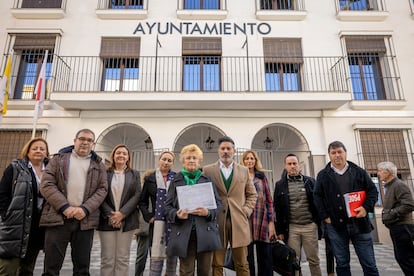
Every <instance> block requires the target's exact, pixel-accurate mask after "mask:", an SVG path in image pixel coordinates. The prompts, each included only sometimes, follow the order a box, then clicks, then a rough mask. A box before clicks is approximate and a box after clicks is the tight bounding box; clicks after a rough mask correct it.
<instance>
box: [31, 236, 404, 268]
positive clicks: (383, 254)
mask: <svg viewBox="0 0 414 276" xmlns="http://www.w3.org/2000/svg"><path fill="white" fill-rule="evenodd" d="M136 246H137V245H136V242H135V241H132V244H131V259H130V271H129V275H130V276H132V275H134V273H135V267H134V266H135V254H136ZM374 247H375V257H376V260H377V266H378V269H379V271H380V275H382V276H404V274H403V273H402V271H401V269H400V267H399V266H398V264H397V262H396V261H395V258H394V253H393V248H392V245H385V244H375V246H374ZM319 256H320V258H321V268H322V273H323V275H326V261H325V243H324V242H323V241H320V242H319ZM351 258H352V259H351V270H352V275H353V276H363V275H364V274H363V272H362V269H361V266H360V265H359V262H358V259H357V257H356V255H355V254H354V251H353V247H352V245H351ZM99 267H100V242H99V235H98V234H97V233H95V239H94V244H93V248H92V257H91V268H90V273H91V275H92V276H98V275H99ZM301 267H302V272H303V276H310V272H309V267H308V263H306V262H302V264H301ZM42 270H43V253H41V254H40V255H39V258H38V260H37V263H36V267H35V273H34V274H35V275H41V273H42ZM61 275H62V276H69V275H72V262H71V260H70V246H68V251H67V252H66V258H65V262H64V264H63V267H62V270H61ZM147 275H149V260H148V261H147V266H146V269H145V273H144V276H147ZM177 275H178V273H177ZM235 275H236V273H235V272H234V271H229V270H226V271H225V276H235ZM274 275H278V274H277V273H274ZM259 276H260V275H259Z"/></svg>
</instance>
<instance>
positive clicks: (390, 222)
mask: <svg viewBox="0 0 414 276" xmlns="http://www.w3.org/2000/svg"><path fill="white" fill-rule="evenodd" d="M377 168H378V178H379V179H380V181H382V182H383V183H384V189H385V196H384V205H383V207H384V208H383V210H382V221H383V223H384V224H385V226H386V227H388V228H389V229H390V236H391V239H392V243H393V244H394V255H395V259H396V260H397V262H398V264H399V265H400V267H401V269H402V270H403V272H404V274H405V275H414V220H413V214H412V212H413V211H414V200H413V196H412V195H411V192H410V189H409V188H408V186H407V185H406V184H405V183H404V182H402V181H401V180H400V179H398V177H397V167H396V166H395V165H394V163H391V162H381V163H379V164H378V165H377Z"/></svg>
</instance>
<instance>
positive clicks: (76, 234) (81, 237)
mask: <svg viewBox="0 0 414 276" xmlns="http://www.w3.org/2000/svg"><path fill="white" fill-rule="evenodd" d="M93 234H94V230H93V229H91V230H80V222H79V221H78V220H76V219H68V220H65V223H64V225H61V226H55V227H47V228H46V234H45V268H44V273H43V275H53V276H55V275H59V272H60V269H61V268H62V265H63V261H64V259H65V254H66V248H67V246H68V244H69V243H70V245H71V249H72V250H71V256H72V263H73V275H76V276H78V275H79V276H80V275H90V274H89V265H90V261H91V249H92V243H93Z"/></svg>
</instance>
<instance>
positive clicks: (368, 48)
mask: <svg viewBox="0 0 414 276" xmlns="http://www.w3.org/2000/svg"><path fill="white" fill-rule="evenodd" d="M345 43H346V51H347V53H348V54H367V53H382V54H385V53H386V52H387V48H386V47H385V41H384V37H383V36H346V37H345Z"/></svg>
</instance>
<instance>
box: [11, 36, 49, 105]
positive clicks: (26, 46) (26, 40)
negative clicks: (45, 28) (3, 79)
mask: <svg viewBox="0 0 414 276" xmlns="http://www.w3.org/2000/svg"><path fill="white" fill-rule="evenodd" d="M55 41H56V36H54V35H42V34H30V35H16V39H15V43H14V46H13V49H14V51H15V57H16V60H17V61H16V63H15V64H16V65H18V70H17V79H16V83H15V88H14V93H13V99H34V97H35V95H34V89H35V86H36V82H37V78H38V77H39V74H40V68H41V66H42V63H43V59H44V58H45V57H44V54H45V50H48V51H49V53H48V57H47V64H46V81H47V84H46V93H48V87H49V83H48V82H49V80H50V78H51V74H52V61H53V53H54V47H55ZM13 71H15V70H14V69H13ZM12 81H13V78H12Z"/></svg>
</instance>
